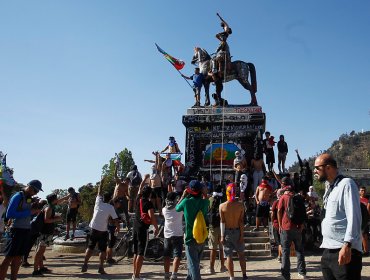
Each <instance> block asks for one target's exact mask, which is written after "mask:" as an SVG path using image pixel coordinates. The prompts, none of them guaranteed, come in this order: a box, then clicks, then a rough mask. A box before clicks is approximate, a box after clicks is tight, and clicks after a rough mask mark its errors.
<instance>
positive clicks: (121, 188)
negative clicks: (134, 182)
mask: <svg viewBox="0 0 370 280" xmlns="http://www.w3.org/2000/svg"><path fill="white" fill-rule="evenodd" d="M114 179H115V181H116V186H115V188H114V192H113V198H112V200H113V201H117V203H118V204H119V205H120V207H119V208H117V210H118V213H119V214H121V213H122V212H123V214H124V215H125V220H126V226H127V227H129V225H130V215H129V214H128V200H127V197H128V185H129V179H128V178H127V177H126V178H125V179H124V180H121V179H120V178H119V177H118V168H117V166H116V168H115V170H114Z"/></svg>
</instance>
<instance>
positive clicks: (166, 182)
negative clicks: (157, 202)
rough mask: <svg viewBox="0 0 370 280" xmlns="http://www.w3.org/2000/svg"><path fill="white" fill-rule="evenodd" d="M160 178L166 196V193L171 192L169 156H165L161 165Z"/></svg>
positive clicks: (170, 162)
mask: <svg viewBox="0 0 370 280" xmlns="http://www.w3.org/2000/svg"><path fill="white" fill-rule="evenodd" d="M161 177H162V187H163V191H164V193H165V194H166V196H167V193H168V192H171V191H172V186H171V179H172V159H171V154H166V160H165V161H164V162H163V163H162V170H161ZM164 197H165V196H164Z"/></svg>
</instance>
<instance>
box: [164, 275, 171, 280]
mask: <svg viewBox="0 0 370 280" xmlns="http://www.w3.org/2000/svg"><path fill="white" fill-rule="evenodd" d="M170 279H171V277H170V275H169V274H165V275H164V277H163V280H170Z"/></svg>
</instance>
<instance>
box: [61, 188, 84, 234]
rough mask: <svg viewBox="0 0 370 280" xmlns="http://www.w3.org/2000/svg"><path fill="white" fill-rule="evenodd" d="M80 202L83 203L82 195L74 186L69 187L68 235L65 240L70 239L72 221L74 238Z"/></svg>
mask: <svg viewBox="0 0 370 280" xmlns="http://www.w3.org/2000/svg"><path fill="white" fill-rule="evenodd" d="M80 204H81V198H80V195H79V194H78V193H76V191H75V189H74V188H72V187H70V188H68V210H67V227H66V235H65V237H64V241H66V240H67V239H69V230H70V228H71V223H72V234H71V240H73V239H74V237H75V231H76V221H77V213H78V208H79V207H80Z"/></svg>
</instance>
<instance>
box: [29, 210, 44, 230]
mask: <svg viewBox="0 0 370 280" xmlns="http://www.w3.org/2000/svg"><path fill="white" fill-rule="evenodd" d="M44 209H45V208H43V209H42V210H41V211H40V213H38V214H37V216H36V217H34V218H33V220H32V221H31V233H32V234H39V233H40V232H41V231H42V229H43V227H44V224H45V213H44Z"/></svg>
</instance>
